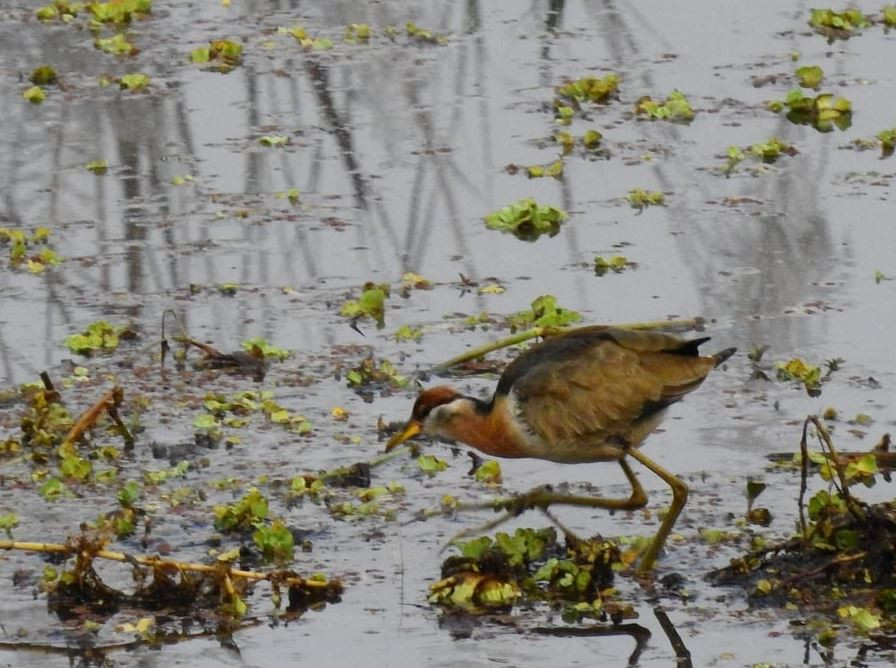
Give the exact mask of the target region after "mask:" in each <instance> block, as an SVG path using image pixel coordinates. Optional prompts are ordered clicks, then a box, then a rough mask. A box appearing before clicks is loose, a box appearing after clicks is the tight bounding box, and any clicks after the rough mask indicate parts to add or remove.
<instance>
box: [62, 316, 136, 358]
mask: <svg viewBox="0 0 896 668" xmlns="http://www.w3.org/2000/svg"><path fill="white" fill-rule="evenodd" d="M124 331H125V328H124V327H119V326H117V325H112V324H110V323H108V322H106V321H105V320H97V321H96V322H92V323H90V324H89V325H87V328H86V329H85V330H84V331H83V332H79V333H77V334H71V335H70V336H67V337H66V339H65V345H67V346H68V348H69V350H71V351H72V352H73V353H75V354H76V355H93V354H95V353H100V352H111V351H113V350H115V349H116V348H118V344H119V340H120V335H121V334H122V332H124Z"/></svg>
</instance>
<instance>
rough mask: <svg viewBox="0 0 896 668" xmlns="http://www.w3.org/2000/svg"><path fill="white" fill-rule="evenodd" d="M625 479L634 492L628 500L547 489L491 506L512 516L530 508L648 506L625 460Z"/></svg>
mask: <svg viewBox="0 0 896 668" xmlns="http://www.w3.org/2000/svg"><path fill="white" fill-rule="evenodd" d="M619 466H621V467H622V471H623V473H625V477H626V478H627V479H628V482H629V484H630V485H631V487H632V492H631V494H629V496H628V498H627V499H607V498H604V497H601V496H572V495H570V494H557V493H556V492H552V491H550V489H547V488H545V487H536V488H535V489H533V490H531V491H529V492H526V493H525V494H520V495H519V496H515V497H513V498H511V499H499V500H498V501H496V502H493V503H492V504H491V505H492V507H493V508H494V509H495V510H506V511H508V512H509V513H511V514H517V515H518V514H519V513H521V512H523V511H524V510H528V509H529V508H547V507H548V506H554V505H564V506H584V507H587V508H605V509H608V510H637V509H638V508H643V507H644V506H646V505H647V494H646V493H645V492H644V488H643V487H641V482H640V481H639V480H638V477H637V476H636V475H635V472H634V471H632V469H631V467H630V466H629V465H628V462H627V461H625V458H623V459H620V460H619Z"/></svg>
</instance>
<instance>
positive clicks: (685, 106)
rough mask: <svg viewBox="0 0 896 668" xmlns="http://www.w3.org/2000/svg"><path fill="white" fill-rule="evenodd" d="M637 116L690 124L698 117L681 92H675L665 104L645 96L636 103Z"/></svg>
mask: <svg viewBox="0 0 896 668" xmlns="http://www.w3.org/2000/svg"><path fill="white" fill-rule="evenodd" d="M635 114H637V115H639V116H647V117H648V118H651V119H660V120H669V121H675V122H678V123H685V124H687V123H690V122H691V121H692V120H694V116H695V115H696V114H695V112H694V110H693V109H692V108H691V104H690V102H688V99H687V98H686V97H685V95H684V93H682V92H681V91H677V90H674V91H672V92H671V93H669V96H668V97H667V98H666V99H665V100H664V101H663V102H656V101H655V100H654V99H653V98H651V97H650V96H649V95H645V96H644V97H642V98H640V99H639V100H638V101H637V102H636V103H635Z"/></svg>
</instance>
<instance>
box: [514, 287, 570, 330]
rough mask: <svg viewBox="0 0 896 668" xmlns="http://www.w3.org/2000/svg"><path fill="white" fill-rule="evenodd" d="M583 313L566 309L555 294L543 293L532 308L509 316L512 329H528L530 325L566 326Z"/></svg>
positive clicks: (533, 303)
mask: <svg viewBox="0 0 896 668" xmlns="http://www.w3.org/2000/svg"><path fill="white" fill-rule="evenodd" d="M581 319H582V314H581V313H579V312H578V311H572V310H570V309H565V308H562V307H560V306H558V305H557V298H556V297H554V296H553V295H542V296H541V297H537V298H536V299H535V300H533V301H532V308H531V309H530V310H528V311H519V312H517V313H515V314H513V315H511V316H510V317H509V318H508V323H509V324H510V327H511V329H514V330H515V329H526V328H529V327H557V328H560V327H566V326H568V325H571V324H573V323H576V322H579V321H580V320H581Z"/></svg>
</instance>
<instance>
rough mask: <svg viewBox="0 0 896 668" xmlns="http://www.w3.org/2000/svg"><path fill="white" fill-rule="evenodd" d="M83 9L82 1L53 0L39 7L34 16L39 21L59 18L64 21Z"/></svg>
mask: <svg viewBox="0 0 896 668" xmlns="http://www.w3.org/2000/svg"><path fill="white" fill-rule="evenodd" d="M83 10H84V3H83V2H69V0H55V2H51V3H50V4H48V5H44V6H43V7H40V8H38V9H37V11H36V12H35V16H36V17H37V19H38V20H39V21H55V20H56V19H59V20H61V21H64V22H68V21H71V20H72V19H73V18H75V17H76V16H77V15H78V13H79V12H81V11H83Z"/></svg>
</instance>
